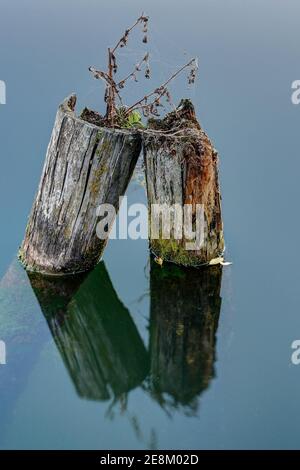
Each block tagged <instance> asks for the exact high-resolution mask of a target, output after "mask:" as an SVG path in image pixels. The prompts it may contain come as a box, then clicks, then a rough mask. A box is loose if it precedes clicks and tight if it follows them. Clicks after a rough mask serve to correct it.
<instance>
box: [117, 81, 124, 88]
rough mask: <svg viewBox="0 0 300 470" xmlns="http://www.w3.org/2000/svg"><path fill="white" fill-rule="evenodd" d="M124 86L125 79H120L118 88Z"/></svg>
mask: <svg viewBox="0 0 300 470" xmlns="http://www.w3.org/2000/svg"><path fill="white" fill-rule="evenodd" d="M124 86H125V80H122V81H121V82H120V83H119V84H118V87H119V88H120V89H122V88H124Z"/></svg>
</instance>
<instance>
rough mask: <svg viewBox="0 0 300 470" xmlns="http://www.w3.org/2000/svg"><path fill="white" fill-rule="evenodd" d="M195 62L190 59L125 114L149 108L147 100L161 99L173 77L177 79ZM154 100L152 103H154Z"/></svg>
mask: <svg viewBox="0 0 300 470" xmlns="http://www.w3.org/2000/svg"><path fill="white" fill-rule="evenodd" d="M195 61H196V59H192V60H190V61H189V62H187V63H186V64H185V65H183V66H182V67H181V68H180V69H179V70H177V72H175V73H174V74H173V75H172V76H171V77H170V78H168V80H166V81H165V82H164V83H163V84H162V85H161V86H160V87H159V88H156V89H155V90H153V91H152V92H151V93H149V94H148V95H145V96H144V97H143V98H141V99H140V100H139V101H137V102H136V103H134V104H133V105H132V106H130V107H129V108H128V109H127V110H126V114H127V115H128V114H130V113H131V112H132V111H133V110H134V109H136V108H146V107H148V106H149V103H147V101H148V99H149V98H151V97H152V96H155V95H157V97H156V99H155V100H157V99H159V98H161V97H162V96H163V95H164V94H165V92H166V86H167V85H168V84H169V83H170V82H171V81H172V80H174V78H175V77H177V76H178V75H179V74H180V73H181V72H182V71H183V70H185V69H186V68H187V67H190V66H191V65H192V64H193V63H194V62H195ZM155 100H154V101H155ZM143 102H145V104H142V103H143Z"/></svg>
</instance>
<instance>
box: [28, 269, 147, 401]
mask: <svg viewBox="0 0 300 470" xmlns="http://www.w3.org/2000/svg"><path fill="white" fill-rule="evenodd" d="M29 276H30V280H31V284H32V287H33V289H34V291H35V294H36V296H37V298H38V300H39V302H40V305H41V308H42V311H43V313H44V315H45V317H46V319H47V322H48V324H49V327H50V330H51V332H52V334H53V338H54V340H55V342H56V344H57V347H58V349H59V351H60V353H61V355H62V358H63V360H64V362H65V364H66V367H67V369H68V371H69V373H70V376H71V377H72V380H73V382H74V384H75V387H76V390H77V392H78V394H79V395H80V396H83V397H86V398H89V399H94V400H104V399H109V398H111V397H112V396H113V397H115V398H116V397H119V396H121V395H122V394H123V393H126V392H128V391H129V390H131V389H132V388H134V387H136V386H137V385H139V384H140V383H141V382H142V381H143V380H144V378H145V377H146V375H147V373H148V355H147V352H146V349H145V347H144V344H143V342H142V340H141V338H140V336H139V333H138V331H137V328H136V326H135V324H134V322H133V321H132V319H131V317H130V314H129V312H128V310H127V309H126V308H125V306H124V305H123V304H122V302H121V301H120V300H119V298H118V296H117V294H116V292H115V290H114V288H113V285H112V283H111V281H110V279H109V276H108V273H107V271H106V269H105V266H104V264H103V263H100V264H99V265H98V266H97V267H96V269H95V270H94V271H93V272H92V273H90V274H89V275H88V276H87V277H86V278H85V279H84V281H83V282H82V279H80V278H79V279H78V278H77V277H70V278H60V279H59V280H56V279H55V278H45V277H40V276H37V275H33V274H29ZM80 281H81V282H82V284H81V285H80V287H79V286H78V283H79V284H80Z"/></svg>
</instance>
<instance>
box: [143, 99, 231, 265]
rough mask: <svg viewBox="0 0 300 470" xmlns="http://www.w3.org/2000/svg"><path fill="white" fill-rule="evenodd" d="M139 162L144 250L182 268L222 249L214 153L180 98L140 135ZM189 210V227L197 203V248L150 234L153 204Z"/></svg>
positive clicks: (187, 103) (184, 240)
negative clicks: (145, 215) (146, 230)
mask: <svg viewBox="0 0 300 470" xmlns="http://www.w3.org/2000/svg"><path fill="white" fill-rule="evenodd" d="M151 129H152V131H151ZM144 162H145V170H146V185H147V194H148V204H149V222H150V223H149V226H150V248H151V250H152V252H153V253H154V254H155V255H156V256H157V257H159V258H162V259H163V260H166V261H171V262H174V263H177V264H181V265H185V266H199V265H203V264H208V263H209V262H210V261H211V260H213V259H215V258H218V257H220V256H221V255H222V253H223V250H224V238H223V223H222V217H221V202H220V199H221V196H220V188H219V180H218V166H217V165H218V154H217V151H216V150H215V149H214V147H213V145H212V143H211V141H210V140H209V138H208V136H207V135H206V134H205V132H204V131H203V130H202V129H201V127H200V124H199V123H198V121H197V119H196V116H195V111H194V107H193V105H192V103H191V102H190V101H189V100H182V101H181V103H180V105H179V107H178V108H177V109H176V111H173V112H171V113H169V114H168V115H167V116H166V117H165V118H164V119H163V120H157V119H151V120H149V130H148V131H147V132H145V134H144ZM157 204H159V205H167V206H168V207H169V208H171V207H172V206H173V207H175V205H177V206H179V208H181V209H182V214H185V206H186V207H187V206H188V205H189V206H190V208H191V221H192V222H191V223H192V228H193V231H195V227H196V218H197V214H198V209H197V207H202V214H203V215H202V218H203V224H202V227H200V228H201V230H202V239H201V240H202V241H201V246H200V245H199V246H200V247H199V248H196V249H187V248H186V247H187V245H186V243H190V240H189V239H188V238H187V237H186V236H185V234H184V233H183V236H182V238H181V239H180V238H179V237H178V234H176V232H175V231H173V232H171V234H170V237H169V238H166V237H164V236H163V235H162V231H161V232H160V233H159V236H157V235H154V229H153V220H154V218H153V208H154V207H155V205H157ZM187 213H188V212H187Z"/></svg>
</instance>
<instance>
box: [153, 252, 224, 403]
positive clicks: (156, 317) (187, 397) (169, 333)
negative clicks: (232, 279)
mask: <svg viewBox="0 0 300 470" xmlns="http://www.w3.org/2000/svg"><path fill="white" fill-rule="evenodd" d="M221 278H222V268H221V267H219V266H214V267H211V268H204V269H201V270H197V271H196V270H194V269H182V268H179V267H176V266H170V265H165V266H164V267H163V269H161V268H160V267H159V266H158V265H157V264H155V263H154V262H153V261H152V263H151V317H150V356H151V382H152V391H153V393H154V395H155V397H156V398H157V400H158V401H160V402H161V403H162V404H163V403H164V402H165V398H164V394H167V395H169V397H171V400H172V401H173V403H172V404H173V405H174V406H177V405H178V404H181V405H184V406H188V407H191V408H196V407H197V399H196V397H197V396H198V395H199V394H200V393H201V392H202V391H203V390H204V389H206V388H207V387H208V385H209V383H210V380H211V379H212V377H213V376H214V361H215V341H216V337H215V335H216V330H217V326H218V320H219V314H220V308H221V297H220V288H221ZM167 401H168V400H167Z"/></svg>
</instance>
